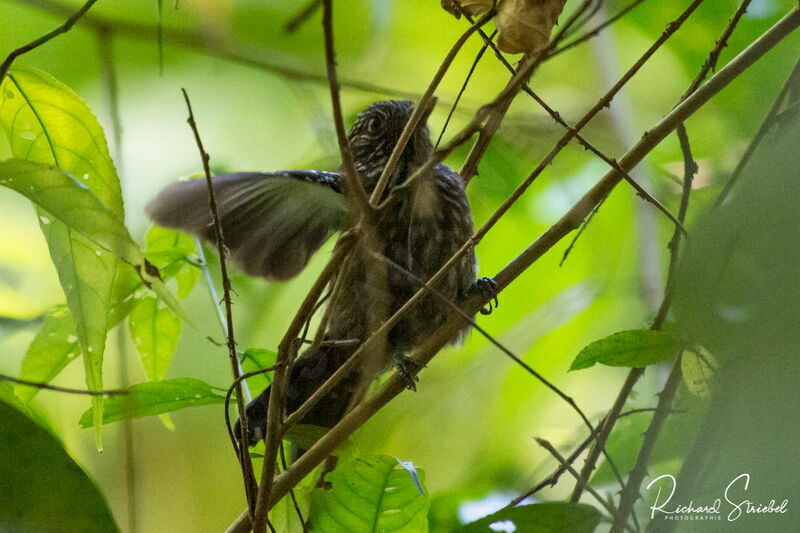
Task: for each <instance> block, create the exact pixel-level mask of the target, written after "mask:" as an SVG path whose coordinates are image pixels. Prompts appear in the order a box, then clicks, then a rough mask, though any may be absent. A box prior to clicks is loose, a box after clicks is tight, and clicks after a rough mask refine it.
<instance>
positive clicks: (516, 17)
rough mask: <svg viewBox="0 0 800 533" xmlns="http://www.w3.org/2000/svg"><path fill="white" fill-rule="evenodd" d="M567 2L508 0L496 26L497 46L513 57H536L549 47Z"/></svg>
mask: <svg viewBox="0 0 800 533" xmlns="http://www.w3.org/2000/svg"><path fill="white" fill-rule="evenodd" d="M565 3H566V0H505V1H504V2H501V3H500V6H499V8H498V12H497V17H496V19H495V24H496V26H497V46H498V48H500V50H502V51H503V52H508V53H511V54H532V53H534V52H535V51H537V50H539V49H541V48H543V47H545V46H547V44H548V43H549V42H550V33H551V32H552V30H553V26H555V24H556V22H558V16H559V15H560V14H561V10H562V9H564V4H565Z"/></svg>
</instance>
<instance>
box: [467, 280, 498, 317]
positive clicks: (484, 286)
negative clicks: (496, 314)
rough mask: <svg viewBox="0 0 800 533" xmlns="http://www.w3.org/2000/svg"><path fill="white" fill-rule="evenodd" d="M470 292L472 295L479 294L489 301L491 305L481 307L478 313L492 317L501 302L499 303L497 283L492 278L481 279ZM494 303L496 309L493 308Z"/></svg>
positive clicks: (473, 285)
mask: <svg viewBox="0 0 800 533" xmlns="http://www.w3.org/2000/svg"><path fill="white" fill-rule="evenodd" d="M469 290H470V292H471V293H478V294H480V295H481V296H482V297H483V298H484V299H488V300H489V303H488V304H486V305H485V306H483V307H481V309H480V310H479V311H478V312H479V313H480V314H482V315H490V314H491V313H492V310H493V309H494V308H496V307H498V306H499V302H498V301H497V293H498V290H497V282H495V280H493V279H492V278H480V279H478V280H476V281H475V283H473V284H472V287H470V289H469ZM492 301H494V307H492Z"/></svg>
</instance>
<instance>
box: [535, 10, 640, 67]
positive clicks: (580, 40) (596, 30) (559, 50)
mask: <svg viewBox="0 0 800 533" xmlns="http://www.w3.org/2000/svg"><path fill="white" fill-rule="evenodd" d="M642 2H644V0H633V2H631V3H630V4H628V5H627V6H625V7H624V8H623V9H622V10H621V11H620V12H619V13H617V14H616V15H614V16H612V17H611V18H609V19H608V20H606V21H605V22H603V23H601V24H599V25H598V26H597V27H595V28H594V29H591V30H589V31H587V32H586V33H585V34H583V35H581V36H580V37H577V38H576V39H574V40H573V41H570V42H568V43H567V44H565V45H564V46H561V47H559V48H556V49H555V50H553V51H552V52H551V53H550V57H551V58H552V57H554V56H557V55H558V54H560V53H562V52H566V51H567V50H569V49H570V48H573V47H575V46H577V45H579V44H581V43H584V42H586V41H588V40H589V39H591V38H592V37H594V36H595V35H597V34H598V33H600V32H601V31H603V30H604V29H605V28H607V27H608V26H610V25H612V24H614V23H615V22H616V21H618V20H619V19H621V18H622V17H624V16H625V15H627V14H628V13H629V12H630V11H632V10H633V8H635V7H636V6H638V5H639V4H641V3H642Z"/></svg>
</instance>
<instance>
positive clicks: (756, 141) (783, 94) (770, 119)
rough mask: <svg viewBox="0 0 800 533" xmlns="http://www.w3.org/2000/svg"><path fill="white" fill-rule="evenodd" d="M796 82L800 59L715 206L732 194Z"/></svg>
mask: <svg viewBox="0 0 800 533" xmlns="http://www.w3.org/2000/svg"><path fill="white" fill-rule="evenodd" d="M795 83H797V84H799V85H800V60H798V61H797V63H796V64H795V66H794V69H792V72H791V74H789V77H788V78H787V79H786V82H785V83H784V84H783V87H782V88H781V91H780V92H779V93H778V97H777V98H775V101H774V102H773V103H772V107H770V109H769V111H768V112H767V116H766V117H764V121H763V122H762V123H761V126H759V128H758V131H757V132H756V134H755V136H754V137H753V140H752V141H750V144H749V145H748V146H747V149H746V150H745V151H744V155H742V158H741V159H740V160H739V163H738V164H737V165H736V168H735V169H734V170H733V173H732V174H731V177H730V178H728V181H727V182H725V186H724V187H723V188H722V191H721V192H720V194H719V196H717V199H716V201H715V202H714V207H719V206H721V205H722V203H723V202H724V201H725V199H726V198H727V197H728V195H729V194H730V192H731V189H733V186H734V185H735V184H736V182H737V181H739V176H741V175H742V171H743V170H744V169H745V167H746V166H747V163H749V162H750V158H751V157H752V156H753V154H754V153H755V151H756V148H758V145H759V144H761V141H762V140H763V138H764V136H765V135H766V134H767V131H769V128H770V127H772V125H773V124H774V120H775V117H777V116H778V112H779V111H780V108H781V105H782V104H783V101H784V99H785V98H786V95H787V94H788V93H789V90H790V89H791V88H792V85H794V84H795Z"/></svg>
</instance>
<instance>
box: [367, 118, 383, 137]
mask: <svg viewBox="0 0 800 533" xmlns="http://www.w3.org/2000/svg"><path fill="white" fill-rule="evenodd" d="M380 129H381V122H380V120H378V119H377V118H375V117H373V118H371V119H369V120H368V121H367V133H371V134H373V135H374V134H376V133H378V132H380Z"/></svg>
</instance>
